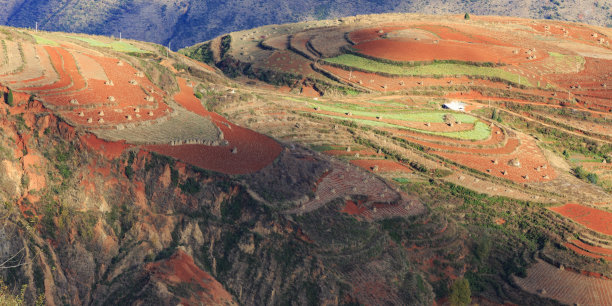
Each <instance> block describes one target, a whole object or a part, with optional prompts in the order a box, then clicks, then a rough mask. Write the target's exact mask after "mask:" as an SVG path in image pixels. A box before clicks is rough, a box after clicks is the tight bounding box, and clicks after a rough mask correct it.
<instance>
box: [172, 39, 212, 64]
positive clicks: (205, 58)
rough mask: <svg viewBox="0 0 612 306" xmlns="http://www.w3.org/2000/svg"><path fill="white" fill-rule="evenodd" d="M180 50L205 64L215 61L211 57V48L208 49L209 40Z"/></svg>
mask: <svg viewBox="0 0 612 306" xmlns="http://www.w3.org/2000/svg"><path fill="white" fill-rule="evenodd" d="M180 52H181V53H184V54H185V55H186V56H188V57H191V58H193V59H195V60H198V61H200V62H204V63H207V64H214V62H215V61H214V59H213V53H212V50H211V49H210V42H207V43H203V44H201V45H199V46H197V47H194V49H191V48H190V49H186V50H185V51H180Z"/></svg>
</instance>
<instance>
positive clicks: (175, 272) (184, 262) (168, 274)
mask: <svg viewBox="0 0 612 306" xmlns="http://www.w3.org/2000/svg"><path fill="white" fill-rule="evenodd" d="M146 268H147V270H149V271H151V274H152V277H153V278H156V279H159V280H164V281H166V282H168V283H170V284H172V285H174V286H177V285H180V284H186V283H187V284H193V285H195V287H197V288H200V290H198V291H196V292H195V293H196V294H197V297H191V299H190V300H185V299H183V301H182V303H183V304H185V305H192V304H193V305H197V304H200V303H204V304H205V305H233V304H235V302H234V300H233V298H232V295H231V294H230V293H229V292H227V291H226V290H225V288H223V285H221V283H219V282H218V281H217V280H216V279H214V278H213V277H212V276H210V274H208V273H207V272H205V271H203V270H202V269H200V268H199V267H198V266H197V265H196V264H195V263H194V261H193V258H191V256H189V255H187V254H186V253H185V252H183V251H182V250H179V251H178V252H176V254H174V255H172V256H171V257H170V258H169V259H167V260H164V261H161V262H155V263H150V264H148V265H147V267H146Z"/></svg>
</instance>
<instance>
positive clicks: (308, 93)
mask: <svg viewBox="0 0 612 306" xmlns="http://www.w3.org/2000/svg"><path fill="white" fill-rule="evenodd" d="M300 95H302V96H305V97H310V98H316V97H320V96H321V94H320V93H319V92H318V91H316V90H315V89H314V87H312V86H302V92H301V93H300Z"/></svg>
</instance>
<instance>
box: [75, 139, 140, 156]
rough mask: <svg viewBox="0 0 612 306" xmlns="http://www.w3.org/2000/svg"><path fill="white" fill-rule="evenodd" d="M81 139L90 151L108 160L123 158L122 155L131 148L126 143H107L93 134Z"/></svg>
mask: <svg viewBox="0 0 612 306" xmlns="http://www.w3.org/2000/svg"><path fill="white" fill-rule="evenodd" d="M80 139H81V142H82V143H84V144H85V145H86V146H88V147H89V148H90V149H92V150H94V151H96V152H99V153H100V154H102V155H104V156H105V157H106V158H108V159H115V158H117V157H119V156H121V153H123V151H125V150H126V149H128V148H129V147H130V145H129V144H126V143H125V141H121V142H119V141H106V140H102V139H100V138H98V137H96V136H95V135H93V134H86V135H83V136H81V138H80Z"/></svg>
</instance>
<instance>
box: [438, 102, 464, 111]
mask: <svg viewBox="0 0 612 306" xmlns="http://www.w3.org/2000/svg"><path fill="white" fill-rule="evenodd" d="M442 108H446V109H450V110H455V111H462V112H464V111H465V103H463V102H459V101H456V100H453V101H451V102H449V103H444V104H442Z"/></svg>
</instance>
